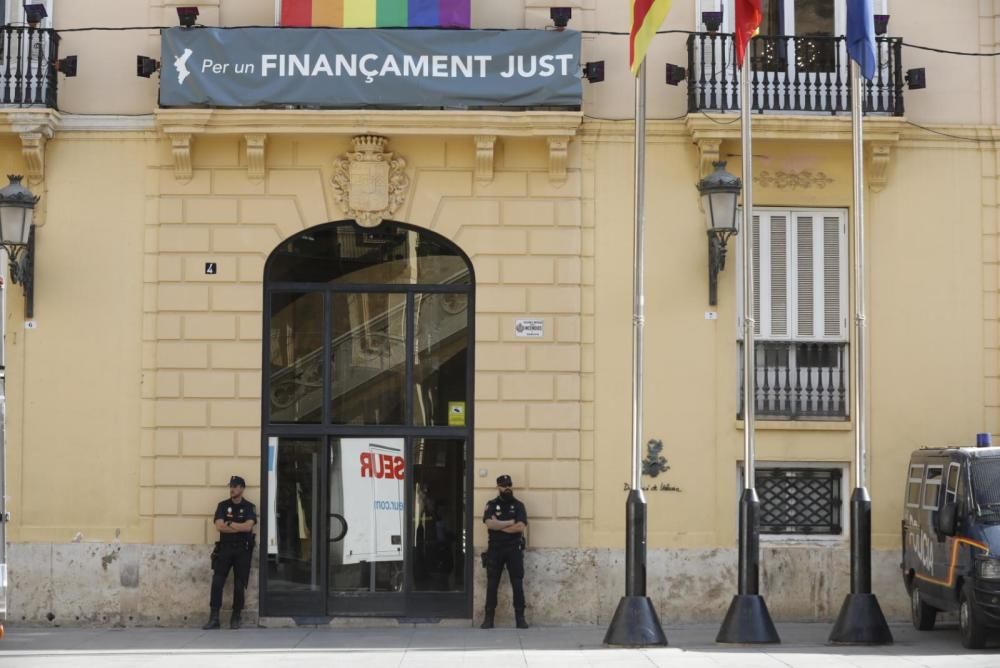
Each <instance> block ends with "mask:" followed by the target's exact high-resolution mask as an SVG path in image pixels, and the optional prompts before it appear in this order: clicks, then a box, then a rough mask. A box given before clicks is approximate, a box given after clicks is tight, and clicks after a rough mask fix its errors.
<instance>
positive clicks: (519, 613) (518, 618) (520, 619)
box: [514, 610, 530, 629]
mask: <svg viewBox="0 0 1000 668" xmlns="http://www.w3.org/2000/svg"><path fill="white" fill-rule="evenodd" d="M514 620H515V622H517V628H519V629H527V628H530V627H529V626H528V622H527V620H525V618H524V610H515V611H514Z"/></svg>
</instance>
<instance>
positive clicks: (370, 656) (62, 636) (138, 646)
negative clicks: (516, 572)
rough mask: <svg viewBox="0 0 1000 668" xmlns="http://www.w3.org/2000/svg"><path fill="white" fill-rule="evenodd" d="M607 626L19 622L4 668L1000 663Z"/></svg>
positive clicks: (943, 639) (998, 655) (793, 631)
mask: <svg viewBox="0 0 1000 668" xmlns="http://www.w3.org/2000/svg"><path fill="white" fill-rule="evenodd" d="M605 630H606V629H604V628H603V627H595V626H573V627H543V628H532V629H528V630H525V631H518V630H516V629H495V630H493V631H480V630H479V629H473V628H456V627H447V628H440V627H436V626H434V625H430V624H428V625H417V626H413V625H410V626H405V627H404V626H400V627H399V628H351V627H345V628H327V627H324V628H293V629H259V628H248V629H243V630H240V631H227V630H223V631H201V630H194V629H141V628H132V629H63V628H18V627H17V626H13V627H8V629H7V636H6V638H4V640H2V641H0V666H18V667H19V668H21V667H23V668H40V667H43V666H45V667H49V666H60V667H65V666H73V667H74V668H77V667H80V666H101V667H102V668H105V667H108V668H119V667H124V666H139V665H141V666H144V667H145V666H151V667H153V668H160V667H164V666H183V667H184V668H198V667H201V666H206V667H207V666H211V667H212V668H217V667H218V666H227V667H232V668H250V667H253V666H266V667H267V668H285V667H288V668H291V667H292V666H295V667H296V668H297V667H300V666H303V667H311V666H324V667H328V666H331V665H335V666H364V668H382V667H388V666H392V667H394V668H397V667H407V668H418V667H425V666H426V667H427V668H431V667H433V668H451V667H458V666H474V667H475V668H488V667H491V666H502V667H503V668H513V667H516V666H538V667H542V666H544V667H545V668H557V667H559V666H574V667H577V666H613V667H614V668H627V667H630V666H644V667H649V666H692V667H696V668H701V667H705V668H708V667H712V668H718V667H722V668H725V667H727V666H729V667H733V668H737V667H739V668H758V667H760V668H767V667H771V666H804V667H808V668H832V667H834V666H852V667H868V666H870V667H872V668H876V667H877V668H896V667H899V668H904V667H905V668H915V667H916V666H934V667H940V668H952V667H955V666H983V667H986V666H990V667H994V666H998V665H1000V650H997V649H994V650H987V651H982V652H970V651H967V650H965V649H963V648H962V646H961V644H960V642H959V638H958V630H957V629H956V628H955V627H954V626H953V625H951V626H950V627H949V626H945V627H944V628H943V629H942V630H937V631H932V632H924V633H921V632H918V631H915V630H913V628H912V627H911V626H909V625H894V626H893V628H892V631H893V634H894V636H895V638H896V643H895V644H894V645H890V646H887V647H830V646H827V645H826V644H825V643H826V637H827V635H828V634H829V632H830V625H829V624H778V632H779V633H780V634H781V638H782V641H783V642H782V644H781V645H771V646H766V647H761V646H756V647H750V646H740V647H730V646H722V645H716V644H715V642H714V640H715V634H716V633H717V632H718V627H717V625H714V624H713V625H708V624H704V625H692V626H668V627H667V628H666V629H665V631H666V634H667V639H668V640H669V642H670V646H669V647H666V648H655V649H653V648H647V649H608V648H605V647H603V646H602V644H601V641H602V640H603V637H604V632H605ZM998 644H1000V638H998Z"/></svg>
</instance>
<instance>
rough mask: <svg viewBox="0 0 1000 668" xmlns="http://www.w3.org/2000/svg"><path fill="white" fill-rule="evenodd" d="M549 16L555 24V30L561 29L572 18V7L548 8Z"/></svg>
mask: <svg viewBox="0 0 1000 668" xmlns="http://www.w3.org/2000/svg"><path fill="white" fill-rule="evenodd" d="M549 16H551V17H552V23H553V24H555V26H556V30H562V29H564V28H565V27H566V26H568V25H569V20H570V19H571V18H573V8H572V7H552V8H551V9H549Z"/></svg>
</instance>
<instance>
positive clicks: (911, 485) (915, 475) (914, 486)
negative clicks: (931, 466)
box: [906, 464, 924, 508]
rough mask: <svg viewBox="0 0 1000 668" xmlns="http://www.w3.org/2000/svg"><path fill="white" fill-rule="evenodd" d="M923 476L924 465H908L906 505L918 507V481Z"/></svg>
mask: <svg viewBox="0 0 1000 668" xmlns="http://www.w3.org/2000/svg"><path fill="white" fill-rule="evenodd" d="M923 477H924V465H923V464H914V465H912V466H910V479H909V481H908V482H907V485H906V505H907V506H909V507H910V508H919V507H920V482H921V480H923Z"/></svg>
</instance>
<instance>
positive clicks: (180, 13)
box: [177, 7, 198, 28]
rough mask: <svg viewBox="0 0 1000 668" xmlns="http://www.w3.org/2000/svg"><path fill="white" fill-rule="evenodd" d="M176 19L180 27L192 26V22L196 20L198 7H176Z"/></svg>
mask: <svg viewBox="0 0 1000 668" xmlns="http://www.w3.org/2000/svg"><path fill="white" fill-rule="evenodd" d="M177 20H178V21H180V24H181V27H184V28H192V27H194V24H195V23H196V22H197V21H198V8H197V7H178V8H177Z"/></svg>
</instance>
